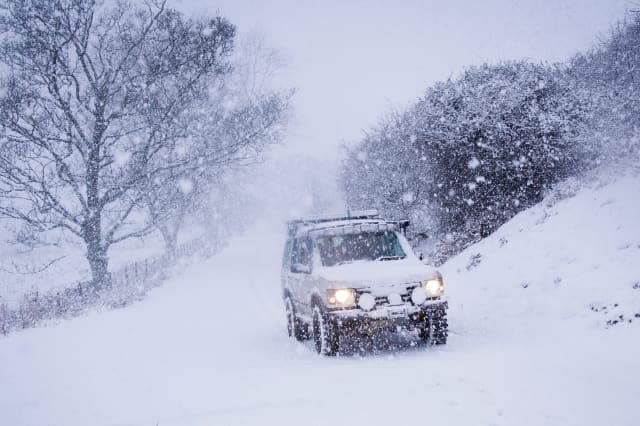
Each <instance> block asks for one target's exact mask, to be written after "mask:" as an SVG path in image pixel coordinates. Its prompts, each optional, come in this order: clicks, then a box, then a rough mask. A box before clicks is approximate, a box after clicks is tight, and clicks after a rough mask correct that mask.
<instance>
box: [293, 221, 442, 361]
mask: <svg viewBox="0 0 640 426" xmlns="http://www.w3.org/2000/svg"><path fill="white" fill-rule="evenodd" d="M408 224H409V222H407V221H404V222H392V221H386V220H382V219H380V217H379V216H378V214H377V212H376V211H375V210H371V211H363V212H353V213H350V214H347V215H343V216H326V217H314V218H308V219H299V220H292V221H289V222H288V234H289V235H288V238H287V243H286V246H285V250H284V257H283V262H282V291H283V293H282V294H283V298H284V305H285V309H286V314H287V328H288V331H289V335H290V336H293V337H295V338H296V339H298V340H305V339H309V338H313V340H314V342H315V348H316V350H317V351H318V353H321V354H325V355H334V354H336V353H337V351H338V348H339V345H340V336H341V335H343V334H347V333H350V332H351V333H358V334H367V335H369V334H372V333H375V332H377V331H382V330H397V329H398V327H402V328H405V329H412V330H417V331H418V334H419V336H420V338H421V339H423V340H425V341H428V342H431V343H434V344H444V343H446V341H447V319H446V310H447V307H448V306H447V302H446V301H445V300H444V298H443V292H444V284H443V282H442V276H441V275H440V274H439V273H438V272H436V271H433V270H431V269H430V268H428V267H427V266H426V265H424V264H423V263H422V262H421V261H420V259H418V257H417V256H416V255H415V254H414V253H413V250H412V249H411V246H410V245H409V242H408V241H407V239H406V238H405V235H404V234H405V233H406V227H407V226H408Z"/></svg>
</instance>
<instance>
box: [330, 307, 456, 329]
mask: <svg viewBox="0 0 640 426" xmlns="http://www.w3.org/2000/svg"><path fill="white" fill-rule="evenodd" d="M448 308H449V304H448V303H447V301H446V300H436V301H430V302H426V303H425V304H423V305H419V306H416V305H412V304H406V303H405V304H402V305H390V306H380V307H376V308H375V309H373V310H371V311H364V310H362V309H360V308H354V309H345V310H335V311H329V312H328V314H329V315H330V317H331V318H333V319H335V320H336V321H337V322H338V324H340V325H342V326H346V327H350V328H362V327H364V328H372V327H374V326H376V327H377V326H379V327H382V328H395V327H404V328H413V327H414V326H415V325H418V324H420V323H422V322H424V320H425V319H426V318H428V317H429V316H430V315H432V314H433V313H435V312H438V311H444V310H446V309H448Z"/></svg>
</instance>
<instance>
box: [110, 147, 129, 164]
mask: <svg viewBox="0 0 640 426" xmlns="http://www.w3.org/2000/svg"><path fill="white" fill-rule="evenodd" d="M130 159H131V153H129V152H127V151H122V150H117V151H115V152H114V153H113V163H114V164H115V165H116V166H117V167H123V166H125V165H126V164H127V163H128V162H129V160H130Z"/></svg>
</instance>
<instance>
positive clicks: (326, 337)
mask: <svg viewBox="0 0 640 426" xmlns="http://www.w3.org/2000/svg"><path fill="white" fill-rule="evenodd" d="M312 318H313V320H312V325H311V329H312V334H313V342H314V344H315V348H316V352H318V353H319V354H321V355H327V356H333V355H336V354H337V353H338V349H339V342H340V332H339V329H338V325H337V324H336V323H335V322H334V321H331V319H330V318H329V317H328V316H327V315H326V314H325V313H324V312H323V310H322V309H321V308H320V306H318V305H317V304H316V305H314V307H313V314H312Z"/></svg>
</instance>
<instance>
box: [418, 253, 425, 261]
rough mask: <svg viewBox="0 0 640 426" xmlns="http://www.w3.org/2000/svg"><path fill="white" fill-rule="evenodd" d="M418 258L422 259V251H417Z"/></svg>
mask: <svg viewBox="0 0 640 426" xmlns="http://www.w3.org/2000/svg"><path fill="white" fill-rule="evenodd" d="M418 259H420V260H424V254H422V252H419V253H418Z"/></svg>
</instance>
